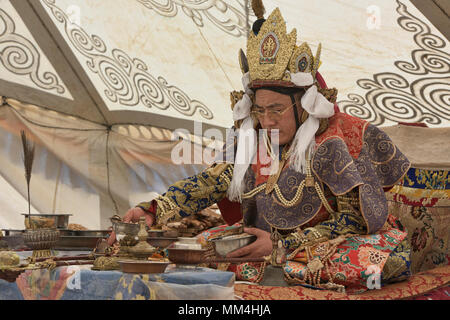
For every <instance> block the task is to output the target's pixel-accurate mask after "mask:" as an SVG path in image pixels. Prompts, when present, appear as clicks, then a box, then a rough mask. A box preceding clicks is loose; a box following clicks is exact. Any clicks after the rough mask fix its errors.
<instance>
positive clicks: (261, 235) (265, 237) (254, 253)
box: [227, 228, 272, 258]
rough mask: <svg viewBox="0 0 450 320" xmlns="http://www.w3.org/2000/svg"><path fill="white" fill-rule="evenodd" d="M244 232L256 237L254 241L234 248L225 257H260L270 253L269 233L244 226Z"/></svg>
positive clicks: (270, 241)
mask: <svg viewBox="0 0 450 320" xmlns="http://www.w3.org/2000/svg"><path fill="white" fill-rule="evenodd" d="M244 232H245V233H248V234H253V235H255V236H256V237H257V239H256V240H255V242H253V243H251V244H249V245H248V246H245V247H242V248H240V249H237V250H234V251H233V252H230V253H229V254H227V258H262V257H264V256H268V255H270V254H271V253H272V240H270V233H269V232H267V231H264V230H261V229H258V228H244Z"/></svg>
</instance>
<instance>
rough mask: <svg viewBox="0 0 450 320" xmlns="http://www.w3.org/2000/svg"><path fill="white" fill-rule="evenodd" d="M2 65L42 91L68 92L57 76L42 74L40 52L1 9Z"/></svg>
mask: <svg viewBox="0 0 450 320" xmlns="http://www.w3.org/2000/svg"><path fill="white" fill-rule="evenodd" d="M0 63H2V64H3V66H4V67H5V68H6V69H7V70H8V71H10V72H12V73H14V74H16V75H20V76H28V77H29V78H30V80H31V81H32V82H33V83H34V84H35V85H36V86H38V87H39V88H41V89H44V90H49V91H54V90H56V92H57V93H59V94H64V93H65V92H66V89H65V88H64V86H63V85H62V84H61V83H60V80H59V78H58V76H57V75H56V74H54V73H53V72H49V71H46V72H43V73H42V72H40V66H41V56H40V54H39V51H38V50H37V49H36V47H35V46H34V44H33V43H32V42H31V41H29V40H27V39H26V38H24V37H23V36H21V35H20V34H18V33H16V25H15V23H14V20H13V19H12V18H11V17H10V16H9V15H8V14H7V13H6V11H4V10H2V9H0ZM41 73H42V74H41Z"/></svg>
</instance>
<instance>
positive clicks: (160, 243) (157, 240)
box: [147, 237, 178, 248]
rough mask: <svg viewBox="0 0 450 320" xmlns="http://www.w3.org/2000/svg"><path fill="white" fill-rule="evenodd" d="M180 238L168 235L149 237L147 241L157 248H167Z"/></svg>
mask: <svg viewBox="0 0 450 320" xmlns="http://www.w3.org/2000/svg"><path fill="white" fill-rule="evenodd" d="M177 239H178V238H166V237H148V238H147V242H148V243H149V244H151V245H152V246H154V247H157V248H167V247H168V246H170V245H171V244H172V243H174V242H175V241H177Z"/></svg>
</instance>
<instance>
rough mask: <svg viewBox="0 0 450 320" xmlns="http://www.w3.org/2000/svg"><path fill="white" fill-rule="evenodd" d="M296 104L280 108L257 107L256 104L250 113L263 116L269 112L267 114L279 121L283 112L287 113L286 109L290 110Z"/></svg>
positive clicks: (258, 116) (259, 116)
mask: <svg viewBox="0 0 450 320" xmlns="http://www.w3.org/2000/svg"><path fill="white" fill-rule="evenodd" d="M294 105H295V103H293V104H291V105H290V106H288V107H285V108H282V109H281V108H278V109H277V108H261V107H257V106H255V105H254V106H253V107H252V110H251V111H250V113H251V114H252V115H253V116H255V117H257V118H263V117H264V116H265V115H266V112H267V115H268V117H269V118H270V119H272V120H276V121H278V120H280V119H281V117H282V116H283V114H285V113H286V111H288V110H289V109H290V108H291V107H292V106H294Z"/></svg>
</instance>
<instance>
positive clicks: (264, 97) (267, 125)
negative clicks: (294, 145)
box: [253, 89, 297, 145]
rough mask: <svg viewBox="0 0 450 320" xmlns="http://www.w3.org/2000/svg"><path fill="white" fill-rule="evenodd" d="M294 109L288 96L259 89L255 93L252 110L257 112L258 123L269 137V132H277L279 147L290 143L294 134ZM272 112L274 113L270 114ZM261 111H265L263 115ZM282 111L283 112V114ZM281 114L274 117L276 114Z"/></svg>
mask: <svg viewBox="0 0 450 320" xmlns="http://www.w3.org/2000/svg"><path fill="white" fill-rule="evenodd" d="M294 108H295V106H292V101H291V98H290V96H288V95H285V94H281V93H278V92H274V91H271V90H265V89H259V90H257V91H256V95H255V104H254V106H253V109H256V110H258V111H259V112H260V113H261V115H260V116H258V117H257V118H258V120H259V123H260V124H261V127H262V128H263V129H267V133H268V135H269V137H270V135H271V130H274V129H278V130H279V143H280V145H283V144H286V143H288V142H290V141H291V140H292V139H293V138H294V135H295V133H296V131H297V130H296V129H297V128H296V123H295V115H294ZM271 110H273V111H274V112H275V113H270V112H269V111H271ZM262 111H265V112H264V114H263V113H262ZM283 111H284V112H283ZM280 112H281V113H282V114H281V115H279V116H276V113H280Z"/></svg>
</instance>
